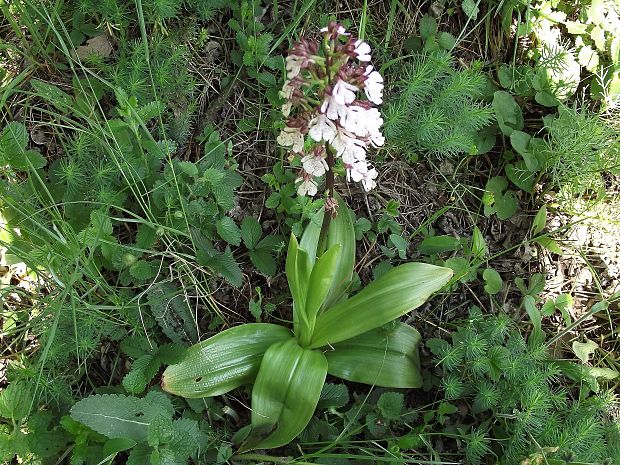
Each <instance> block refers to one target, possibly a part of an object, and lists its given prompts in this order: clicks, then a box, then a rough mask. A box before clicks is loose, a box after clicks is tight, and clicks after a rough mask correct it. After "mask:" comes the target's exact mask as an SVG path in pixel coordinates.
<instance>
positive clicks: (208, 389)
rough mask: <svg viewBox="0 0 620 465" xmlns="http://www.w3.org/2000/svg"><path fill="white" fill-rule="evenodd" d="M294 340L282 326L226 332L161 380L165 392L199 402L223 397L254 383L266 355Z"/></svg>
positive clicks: (193, 352) (254, 326)
mask: <svg viewBox="0 0 620 465" xmlns="http://www.w3.org/2000/svg"><path fill="white" fill-rule="evenodd" d="M291 337H292V334H291V332H290V331H289V330H288V329H286V328H284V327H283V326H279V325H273V324H265V323H249V324H245V325H241V326H237V327H235V328H230V329H227V330H226V331H222V332H221V333H219V334H217V335H215V336H213V337H211V338H209V339H207V340H206V341H203V342H201V343H199V344H196V345H194V346H192V347H190V348H189V349H187V352H186V354H185V356H184V357H183V360H181V362H179V363H177V364H175V365H170V366H169V367H168V368H166V370H165V371H164V374H163V376H162V387H163V389H164V390H166V391H168V392H171V393H173V394H176V395H178V396H182V397H188V398H196V397H209V396H216V395H221V394H224V393H225V392H228V391H230V390H231V389H234V388H236V387H239V386H242V385H243V384H247V383H250V382H252V381H253V379H254V377H255V376H256V373H257V372H258V367H259V365H260V362H261V359H262V357H263V354H264V353H265V351H266V350H267V348H269V347H270V346H271V345H273V344H274V343H276V342H280V341H284V340H286V339H289V338H291Z"/></svg>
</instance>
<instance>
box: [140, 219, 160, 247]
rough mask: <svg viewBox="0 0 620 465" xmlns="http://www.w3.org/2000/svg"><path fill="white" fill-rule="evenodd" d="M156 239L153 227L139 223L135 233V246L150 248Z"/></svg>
mask: <svg viewBox="0 0 620 465" xmlns="http://www.w3.org/2000/svg"><path fill="white" fill-rule="evenodd" d="M156 240H157V233H156V231H155V228H153V227H151V226H150V225H148V224H140V225H139V226H138V231H137V233H136V247H138V248H140V249H150V248H151V247H152V246H153V244H155V241H156Z"/></svg>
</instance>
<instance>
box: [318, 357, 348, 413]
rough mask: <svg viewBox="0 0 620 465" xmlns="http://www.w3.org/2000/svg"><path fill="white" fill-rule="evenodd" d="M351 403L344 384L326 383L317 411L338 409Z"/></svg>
mask: <svg viewBox="0 0 620 465" xmlns="http://www.w3.org/2000/svg"><path fill="white" fill-rule="evenodd" d="M328 363H329V361H328ZM348 403H349V390H348V389H347V387H346V386H345V385H344V384H334V383H325V385H324V386H323V389H322V390H321V396H320V397H319V403H318V404H317V406H316V408H317V409H327V408H333V409H338V408H340V407H344V406H345V405H347V404H348Z"/></svg>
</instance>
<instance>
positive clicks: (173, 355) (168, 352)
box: [157, 343, 187, 365]
mask: <svg viewBox="0 0 620 465" xmlns="http://www.w3.org/2000/svg"><path fill="white" fill-rule="evenodd" d="M186 351H187V347H185V346H184V345H183V344H179V343H172V344H164V345H162V346H161V347H160V348H159V349H158V350H157V358H158V359H159V361H160V362H161V363H163V364H165V365H172V364H174V363H179V362H180V361H181V360H182V359H183V357H185V353H186Z"/></svg>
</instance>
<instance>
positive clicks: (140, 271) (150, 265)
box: [129, 260, 159, 281]
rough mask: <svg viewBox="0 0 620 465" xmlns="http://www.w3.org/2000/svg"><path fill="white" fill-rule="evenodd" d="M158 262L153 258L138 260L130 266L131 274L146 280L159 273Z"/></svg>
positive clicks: (138, 278)
mask: <svg viewBox="0 0 620 465" xmlns="http://www.w3.org/2000/svg"><path fill="white" fill-rule="evenodd" d="M158 265H159V263H158V262H154V261H152V260H136V261H135V262H134V263H133V265H131V266H130V267H129V274H131V276H132V277H133V278H135V279H137V280H138V281H146V280H149V279H152V278H154V277H155V276H156V275H157V269H158Z"/></svg>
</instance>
